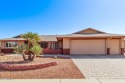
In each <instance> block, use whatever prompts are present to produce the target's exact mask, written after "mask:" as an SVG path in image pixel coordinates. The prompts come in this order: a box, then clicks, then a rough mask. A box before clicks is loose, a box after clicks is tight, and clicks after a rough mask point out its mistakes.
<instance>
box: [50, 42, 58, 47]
mask: <svg viewBox="0 0 125 83" xmlns="http://www.w3.org/2000/svg"><path fill="white" fill-rule="evenodd" d="M51 48H52V49H59V43H58V42H52V43H51Z"/></svg>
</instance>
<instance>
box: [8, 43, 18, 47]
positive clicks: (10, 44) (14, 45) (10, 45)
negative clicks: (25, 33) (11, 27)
mask: <svg viewBox="0 0 125 83" xmlns="http://www.w3.org/2000/svg"><path fill="white" fill-rule="evenodd" d="M17 45H18V44H17V42H6V47H7V48H14V47H16V46H17Z"/></svg>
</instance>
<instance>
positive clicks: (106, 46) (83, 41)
mask: <svg viewBox="0 0 125 83" xmlns="http://www.w3.org/2000/svg"><path fill="white" fill-rule="evenodd" d="M39 36H40V38H41V40H42V41H41V42H39V44H40V45H41V47H43V49H44V50H43V53H44V54H106V55H112V54H116V55H124V43H125V42H124V38H125V35H122V34H110V33H106V32H103V31H99V30H95V29H92V28H87V29H85V30H81V31H78V32H75V33H72V34H67V35H39ZM0 42H1V53H12V52H13V49H14V47H15V46H16V45H21V44H24V43H27V41H26V40H25V39H23V38H21V35H19V36H16V37H13V38H6V39H1V40H0Z"/></svg>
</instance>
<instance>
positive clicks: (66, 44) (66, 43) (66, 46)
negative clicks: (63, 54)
mask: <svg viewBox="0 0 125 83" xmlns="http://www.w3.org/2000/svg"><path fill="white" fill-rule="evenodd" d="M69 48H70V47H69V38H63V49H69Z"/></svg>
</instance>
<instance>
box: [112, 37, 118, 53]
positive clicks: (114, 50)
mask: <svg viewBox="0 0 125 83" xmlns="http://www.w3.org/2000/svg"><path fill="white" fill-rule="evenodd" d="M110 54H120V40H119V39H111V40H110Z"/></svg>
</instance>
